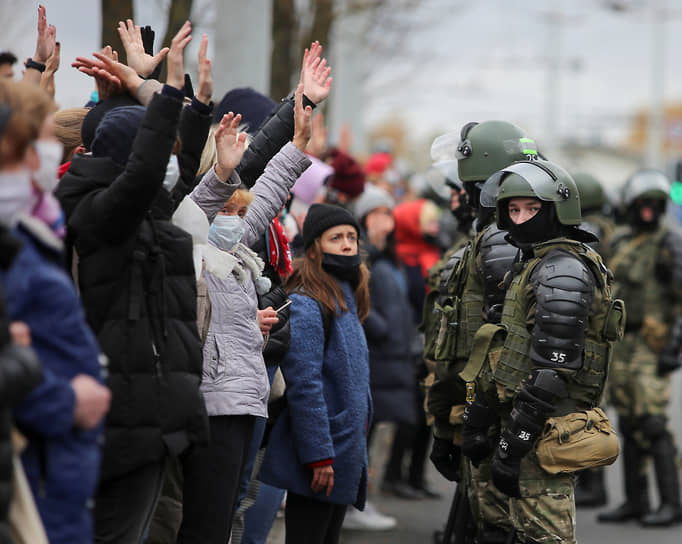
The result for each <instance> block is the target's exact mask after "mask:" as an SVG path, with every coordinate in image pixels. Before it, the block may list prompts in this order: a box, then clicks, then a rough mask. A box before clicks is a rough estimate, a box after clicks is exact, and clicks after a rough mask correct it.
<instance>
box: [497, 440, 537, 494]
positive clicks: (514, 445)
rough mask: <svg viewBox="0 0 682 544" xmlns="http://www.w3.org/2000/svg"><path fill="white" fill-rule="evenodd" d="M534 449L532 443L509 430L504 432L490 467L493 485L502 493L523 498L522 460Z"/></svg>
mask: <svg viewBox="0 0 682 544" xmlns="http://www.w3.org/2000/svg"><path fill="white" fill-rule="evenodd" d="M521 433H522V434H523V433H524V431H522V432H521ZM532 447H533V442H532V441H530V440H524V439H522V438H519V437H518V436H516V435H514V434H513V433H512V432H511V431H509V429H505V430H504V431H503V432H502V436H500V441H499V443H498V445H497V449H496V450H495V454H494V455H493V461H492V465H491V467H490V470H491V473H492V477H493V483H494V484H495V487H496V488H497V489H499V490H500V491H502V493H504V494H506V495H509V496H510V497H515V498H518V497H520V496H521V489H520V488H519V476H520V474H521V459H523V456H524V455H526V454H527V453H528V452H529V451H530V450H531V449H532Z"/></svg>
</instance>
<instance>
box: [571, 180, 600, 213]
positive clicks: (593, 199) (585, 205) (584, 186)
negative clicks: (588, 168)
mask: <svg viewBox="0 0 682 544" xmlns="http://www.w3.org/2000/svg"><path fill="white" fill-rule="evenodd" d="M572 176H573V181H575V184H576V185H577V186H578V193H580V205H581V209H582V211H583V213H584V212H586V211H588V210H600V209H602V208H604V206H606V193H605V192H604V187H603V186H602V184H601V183H600V182H599V180H598V179H597V178H595V177H594V176H593V175H592V174H588V173H586V172H575V173H574V174H572Z"/></svg>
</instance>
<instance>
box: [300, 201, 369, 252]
mask: <svg viewBox="0 0 682 544" xmlns="http://www.w3.org/2000/svg"><path fill="white" fill-rule="evenodd" d="M337 225H352V226H353V227H354V228H355V230H356V231H357V233H358V236H360V227H359V226H358V223H357V221H356V220H355V218H354V217H353V215H352V214H351V213H350V212H349V211H348V210H346V209H345V208H342V207H341V206H332V205H331V204H313V205H312V206H310V208H308V214H307V215H306V217H305V221H304V222H303V248H304V249H308V248H309V247H310V246H311V245H313V242H314V241H315V238H317V237H318V236H321V235H322V233H323V232H324V231H325V230H327V229H330V228H332V227H335V226H337Z"/></svg>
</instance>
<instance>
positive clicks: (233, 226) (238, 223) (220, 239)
mask: <svg viewBox="0 0 682 544" xmlns="http://www.w3.org/2000/svg"><path fill="white" fill-rule="evenodd" d="M244 228H245V227H244V220H243V219H242V218H241V217H239V216H238V215H217V216H216V218H215V219H214V220H213V223H212V224H211V228H210V229H209V230H208V239H209V241H211V242H212V243H213V244H215V246H216V247H218V248H220V249H222V250H223V251H230V250H231V249H232V248H233V247H234V246H236V245H237V244H238V243H239V241H240V240H241V239H242V236H244Z"/></svg>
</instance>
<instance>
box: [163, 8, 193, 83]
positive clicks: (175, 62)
mask: <svg viewBox="0 0 682 544" xmlns="http://www.w3.org/2000/svg"><path fill="white" fill-rule="evenodd" d="M191 32H192V24H191V23H190V22H189V21H185V24H184V25H182V27H180V30H178V33H177V34H176V35H175V36H173V39H172V40H171V47H170V51H169V52H168V57H167V58H166V62H167V65H168V77H167V78H166V85H170V86H171V87H175V88H176V89H178V90H180V91H181V90H182V89H183V88H184V86H185V61H184V58H183V54H184V52H185V47H186V46H187V44H188V43H189V42H190V41H191V40H192V34H191Z"/></svg>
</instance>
